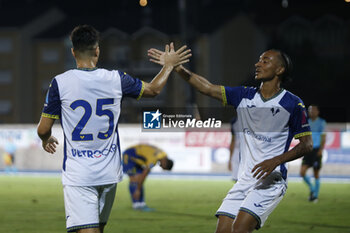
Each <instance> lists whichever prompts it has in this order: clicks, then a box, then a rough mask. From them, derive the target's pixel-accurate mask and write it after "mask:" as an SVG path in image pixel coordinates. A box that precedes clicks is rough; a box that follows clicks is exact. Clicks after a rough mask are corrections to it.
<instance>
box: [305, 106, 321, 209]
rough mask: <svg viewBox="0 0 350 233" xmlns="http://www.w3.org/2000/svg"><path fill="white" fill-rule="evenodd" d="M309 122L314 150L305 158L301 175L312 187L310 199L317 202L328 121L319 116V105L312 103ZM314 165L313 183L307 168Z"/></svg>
mask: <svg viewBox="0 0 350 233" xmlns="http://www.w3.org/2000/svg"><path fill="white" fill-rule="evenodd" d="M308 112H309V124H310V128H311V131H312V141H313V150H312V151H311V152H310V153H308V154H306V155H305V156H304V158H303V162H302V166H301V169H300V175H301V176H302V177H303V180H304V181H305V183H306V184H307V185H308V187H309V189H310V196H309V201H313V202H317V201H318V194H319V191H320V170H321V167H322V152H323V149H324V146H325V143H326V134H325V128H326V121H325V120H324V119H322V118H321V117H319V114H320V110H319V107H318V106H317V105H314V104H313V105H310V106H309V108H308ZM310 167H313V170H314V177H315V183H314V184H312V183H311V179H310V177H309V176H308V175H307V174H306V172H307V170H308V169H309V168H310Z"/></svg>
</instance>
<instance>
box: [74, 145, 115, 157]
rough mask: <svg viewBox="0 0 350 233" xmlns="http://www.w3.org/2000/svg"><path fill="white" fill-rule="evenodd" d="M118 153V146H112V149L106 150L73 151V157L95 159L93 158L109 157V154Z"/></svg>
mask: <svg viewBox="0 0 350 233" xmlns="http://www.w3.org/2000/svg"><path fill="white" fill-rule="evenodd" d="M116 151H117V145H116V144H112V146H111V147H110V148H105V149H103V150H79V149H72V156H73V157H81V158H92V159H93V158H101V157H102V156H108V155H109V154H114V153H115V152H116Z"/></svg>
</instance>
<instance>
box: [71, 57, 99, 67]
mask: <svg viewBox="0 0 350 233" xmlns="http://www.w3.org/2000/svg"><path fill="white" fill-rule="evenodd" d="M76 62H77V68H79V69H83V68H89V69H91V68H95V67H96V63H97V61H95V59H86V60H83V59H77V60H76Z"/></svg>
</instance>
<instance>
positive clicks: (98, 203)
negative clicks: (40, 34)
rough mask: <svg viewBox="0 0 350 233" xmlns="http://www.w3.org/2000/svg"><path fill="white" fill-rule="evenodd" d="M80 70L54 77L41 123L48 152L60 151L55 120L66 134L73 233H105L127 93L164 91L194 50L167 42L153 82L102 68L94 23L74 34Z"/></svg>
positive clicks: (65, 172) (117, 176) (65, 174)
mask: <svg viewBox="0 0 350 233" xmlns="http://www.w3.org/2000/svg"><path fill="white" fill-rule="evenodd" d="M71 41H72V44H73V48H72V54H73V56H74V58H75V60H76V65H77V69H72V70H68V71H66V72H64V73H62V74H59V75H57V76H56V77H54V78H53V80H52V82H51V84H50V87H49V91H48V94H47V97H46V101H45V105H44V109H43V113H42V116H41V119H40V122H39V125H38V135H39V137H40V138H41V140H42V146H43V148H44V150H45V151H47V152H49V153H54V152H55V151H56V144H58V141H57V139H56V138H55V137H54V136H52V135H51V128H52V125H53V124H54V121H55V119H60V120H61V125H62V128H63V133H64V142H63V147H64V158H63V168H62V183H63V191H64V202H65V211H66V225H67V231H68V232H79V233H102V232H103V229H104V226H105V224H106V223H107V220H108V217H109V214H110V211H111V209H112V205H113V201H114V197H115V192H116V186H117V185H116V184H117V183H118V182H120V181H121V179H122V172H123V169H122V166H121V158H120V147H119V135H118V130H117V125H118V118H119V115H120V108H121V100H122V98H123V97H133V98H138V99H139V98H141V97H153V96H156V95H158V94H159V93H160V91H161V90H162V88H163V87H164V85H165V83H166V81H167V79H168V77H169V74H170V73H171V71H172V70H173V68H174V66H176V65H179V64H182V63H185V62H188V57H189V56H191V54H190V50H186V48H185V46H183V47H182V48H181V49H179V50H178V51H175V50H174V45H173V44H171V45H170V47H169V46H168V45H167V46H166V55H165V60H166V62H165V63H164V66H163V68H162V69H161V71H160V72H159V73H158V74H157V75H156V76H155V77H154V79H153V80H152V81H151V82H150V83H147V82H143V81H141V80H139V79H137V78H133V77H131V76H129V75H127V74H126V73H124V72H121V71H118V70H112V71H108V70H105V69H100V68H97V67H96V63H97V61H98V58H99V54H100V49H99V32H98V31H97V30H96V29H94V28H93V27H92V26H89V25H82V26H78V27H76V28H74V30H73V31H72V33H71Z"/></svg>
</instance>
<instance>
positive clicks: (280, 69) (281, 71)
mask: <svg viewBox="0 0 350 233" xmlns="http://www.w3.org/2000/svg"><path fill="white" fill-rule="evenodd" d="M285 70H286V69H285V68H284V67H283V66H280V67H278V68H277V72H276V74H277V75H278V76H279V75H281V74H283V73H284V71H285Z"/></svg>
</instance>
